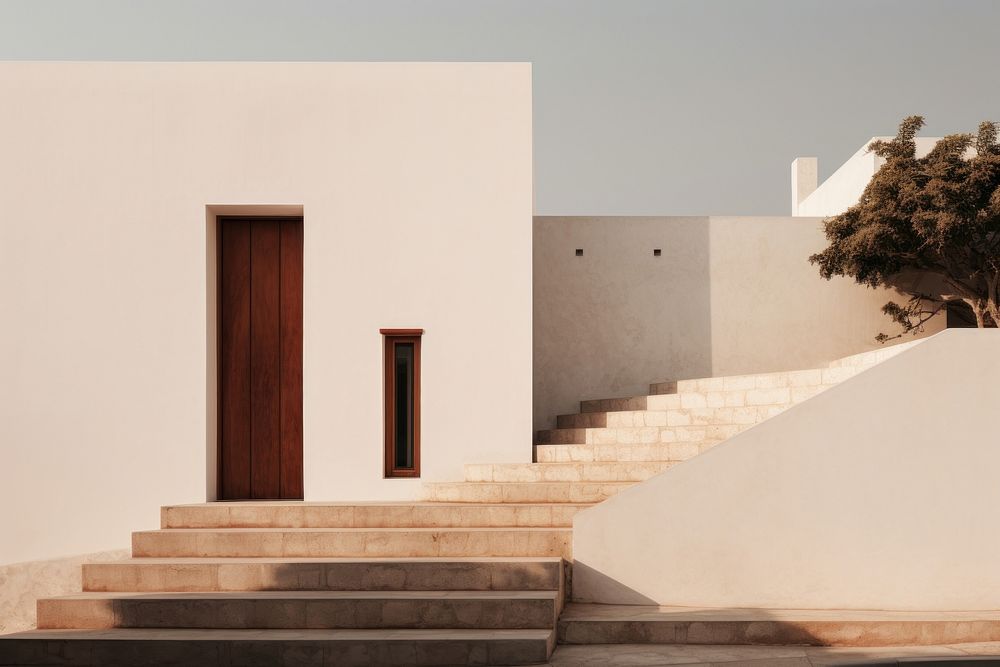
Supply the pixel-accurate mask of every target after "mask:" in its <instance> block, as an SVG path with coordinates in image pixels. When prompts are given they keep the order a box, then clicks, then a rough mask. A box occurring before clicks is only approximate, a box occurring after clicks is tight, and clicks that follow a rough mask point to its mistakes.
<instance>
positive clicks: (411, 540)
mask: <svg viewBox="0 0 1000 667" xmlns="http://www.w3.org/2000/svg"><path fill="white" fill-rule="evenodd" d="M571 532H572V531H571V530H569V529H566V528H171V529H168V530H154V531H140V532H136V533H133V534H132V555H133V556H134V557H137V558H141V557H156V558H187V557H195V558H226V557H233V558H255V557H261V558H286V557H291V558H324V557H331V558H351V557H373V558H382V557H396V558H410V557H463V556H563V557H564V558H565V557H567V556H568V554H569V553H570V544H571V541H572V539H571Z"/></svg>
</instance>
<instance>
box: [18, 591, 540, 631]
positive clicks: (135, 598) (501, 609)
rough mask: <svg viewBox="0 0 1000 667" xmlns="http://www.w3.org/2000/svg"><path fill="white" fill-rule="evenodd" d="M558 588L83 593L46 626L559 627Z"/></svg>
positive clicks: (46, 618) (56, 606)
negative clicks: (546, 589) (550, 589)
mask: <svg viewBox="0 0 1000 667" xmlns="http://www.w3.org/2000/svg"><path fill="white" fill-rule="evenodd" d="M558 598H559V592H558V591H462V590H451V591H243V592H238V593H233V592H228V593H222V592H188V593H78V594H76V595H67V596H62V597H54V598H46V599H41V600H39V601H38V627H39V628H40V629H51V630H57V629H73V628H79V629H95V630H96V629H104V628H205V629H214V628H218V629H251V628H260V629H286V630H290V629H299V628H308V629H366V628H372V629H399V628H411V629H425V630H431V629H495V628H512V629H526V628H550V629H551V628H552V627H554V626H555V620H556V616H558V613H559V599H558Z"/></svg>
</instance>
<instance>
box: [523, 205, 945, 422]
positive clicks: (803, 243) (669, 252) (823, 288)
mask: <svg viewBox="0 0 1000 667" xmlns="http://www.w3.org/2000/svg"><path fill="white" fill-rule="evenodd" d="M825 245H826V240H825V237H824V234H823V229H822V220H821V219H819V218H793V217H770V218H769V217H723V216H712V217H707V216H703V217H546V216H541V217H536V218H535V219H534V277H533V282H534V419H535V422H534V423H535V429H536V430H540V429H548V428H552V427H553V426H554V424H553V421H554V420H555V417H556V415H558V414H567V413H574V412H576V411H577V410H578V402H579V401H580V400H587V399H593V398H612V397H625V396H636V395H643V394H646V393H648V383H652V382H661V381H664V380H681V379H687V378H698V377H711V376H719V375H739V374H744V373H759V372H768V371H788V370H799V369H806V368H816V367H819V366H822V365H824V364H825V363H827V362H829V361H831V360H833V359H837V358H840V357H844V356H848V355H851V354H857V353H859V352H865V351H867V350H871V349H874V348H876V347H877V346H878V344H877V343H876V341H875V336H876V335H877V334H878V333H879V332H880V331H885V330H887V329H888V330H892V325H891V322H889V321H888V319H887V318H886V317H885V316H884V315H883V314H882V312H881V307H882V306H883V305H884V304H885V303H886V302H887V301H889V300H892V299H894V298H896V299H897V300H898V296H894V294H893V293H892V292H890V291H887V290H881V289H877V290H876V289H869V288H866V287H863V286H860V285H857V284H855V283H854V281H853V280H850V279H847V278H834V279H833V280H830V281H826V280H823V279H822V278H821V277H820V275H819V271H818V270H817V268H816V267H815V266H813V265H811V264H810V263H809V261H808V258H809V256H810V255H811V254H812V253H814V252H817V251H819V250H821V249H822V248H823V247H824V246H825ZM656 250H659V251H660V254H659V255H657V254H656ZM578 253H579V254H578ZM936 319H937V320H938V321H937V322H931V323H929V324H928V325H927V327H926V333H928V334H930V333H934V332H936V331H938V330H940V329H941V328H943V326H944V318H943V317H942V318H936Z"/></svg>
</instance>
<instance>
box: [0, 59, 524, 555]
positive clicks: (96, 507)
mask: <svg viewBox="0 0 1000 667" xmlns="http://www.w3.org/2000/svg"><path fill="white" fill-rule="evenodd" d="M0 97H2V98H3V99H4V100H5V103H4V104H2V105H0V146H2V147H3V148H2V150H0V183H2V187H0V210H2V212H3V214H2V218H0V303H2V304H3V315H2V318H3V326H2V327H0V369H2V370H0V375H2V377H3V381H2V382H0V448H2V451H0V460H2V461H3V464H2V465H0V526H2V527H3V530H4V539H3V540H0V564H2V563H11V562H19V561H30V560H35V559H41V558H53V557H58V556H63V555H70V554H77V553H89V552H94V551H99V550H102V549H109V548H115V547H119V546H121V547H125V546H127V545H128V541H129V531H130V530H133V529H138V528H151V527H155V526H156V525H157V516H158V514H157V510H158V507H159V506H160V505H162V504H166V503H182V502H196V501H203V500H205V499H206V497H207V496H208V497H211V489H212V483H211V479H212V476H213V471H212V470H211V469H210V465H211V464H210V462H211V461H212V460H213V455H214V451H215V450H214V447H215V443H214V437H213V436H214V433H213V429H212V419H213V412H212V410H213V406H214V401H215V396H214V385H213V383H212V382H211V375H212V373H213V360H212V358H211V356H210V347H211V342H210V338H211V336H210V335H209V332H210V331H211V327H212V326H213V322H212V318H213V312H214V311H213V309H212V308H211V295H210V292H211V282H210V276H211V275H212V274H213V271H214V265H213V259H212V257H213V256H214V255H213V252H212V248H211V244H210V239H211V238H212V234H211V224H212V215H211V213H210V212H209V210H208V209H207V207H208V206H210V205H233V206H243V207H246V206H247V205H263V204H272V205H276V204H280V205H288V206H292V207H301V209H302V211H303V212H304V217H305V269H304V272H305V273H304V281H305V283H304V292H305V297H304V298H305V315H304V328H305V329H304V413H305V417H304V439H305V452H304V455H305V456H304V463H305V494H306V498H307V499H313V500H316V499H345V500H346V499H349V500H370V499H394V498H400V499H402V498H415V497H417V494H418V490H419V484H420V482H419V481H418V480H383V479H382V352H381V345H382V342H381V337H380V335H379V333H378V329H379V328H380V327H422V328H424V329H425V331H426V333H425V336H424V343H423V354H424V356H423V422H422V423H423V430H422V436H423V437H422V442H423V452H422V456H423V459H422V463H423V473H424V479H425V480H428V479H429V480H434V479H441V480H445V479H458V478H459V477H460V475H461V466H462V464H463V463H464V462H467V461H477V460H481V461H494V460H496V461H528V460H530V457H531V443H530V437H529V436H530V429H531V398H530V394H531V384H530V383H531V353H532V351H531V206H532V201H531V197H532V189H531V188H532V184H531V178H532V174H531V71H530V65H528V64H503V63H489V64H462V63H439V64H426V63H402V64H399V63H0ZM484 336H485V338H484ZM484 410H488V411H491V412H495V413H496V414H502V415H503V419H501V420H495V422H494V423H491V425H490V427H489V428H486V429H484V428H482V426H481V425H482V422H481V417H482V415H483V413H484Z"/></svg>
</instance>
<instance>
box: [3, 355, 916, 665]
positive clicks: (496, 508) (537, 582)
mask: <svg viewBox="0 0 1000 667" xmlns="http://www.w3.org/2000/svg"><path fill="white" fill-rule="evenodd" d="M911 344H912V343H911ZM909 345H910V344H904V345H897V346H894V347H892V348H885V349H883V350H879V351H877V352H871V353H866V354H864V355H857V356H855V357H850V358H847V359H844V360H840V361H839V362H836V363H834V364H831V365H830V366H829V367H825V368H821V369H812V370H804V371H793V372H785V373H765V374H756V375H744V376H733V377H719V378H705V379H696V380H682V381H678V382H667V383H658V384H654V385H651V386H650V393H649V395H646V396H637V397H631V398H611V399H601V400H591V401H583V402H582V403H581V406H580V407H581V412H579V413H577V414H572V415H561V416H559V417H558V418H557V424H556V426H557V428H555V429H552V430H548V431H542V432H540V433H538V437H537V443H538V444H537V445H536V447H535V462H533V463H513V464H491V463H470V464H468V465H466V466H465V480H464V481H461V482H436V483H428V484H425V485H424V492H425V500H424V501H423V502H418V503H365V504H348V503H301V502H297V503H296V502H247V503H208V504H202V505H185V506H169V507H164V508H163V509H162V513H161V527H160V529H159V530H153V531H139V532H136V533H134V534H133V539H132V555H133V558H132V559H131V560H126V561H118V562H113V563H96V564H89V565H84V567H83V592H82V593H80V594H76V595H69V596H64V597H58V598H51V599H45V600H40V601H39V603H38V628H39V629H38V630H35V631H32V632H27V633H20V634H15V635H9V636H7V637H5V638H3V639H2V640H0V665H12V664H17V665H50V664H52V665H55V664H58V665H76V666H83V665H135V664H142V665H178V664H198V665H226V666H236V665H248V666H249V665H338V666H351V665H516V664H533V663H541V662H545V661H546V660H547V659H548V657H549V655H550V654H551V652H552V650H553V648H554V646H555V643H556V628H557V620H558V618H559V615H560V613H561V611H562V609H563V607H564V604H565V602H566V600H567V599H568V598H569V597H570V586H569V582H570V577H569V567H568V563H569V562H571V561H572V522H573V515H574V514H575V513H576V512H577V511H579V510H581V509H584V508H586V507H587V506H588V505H590V504H592V503H597V502H600V501H602V500H604V499H606V498H608V497H609V496H612V495H614V494H615V493H618V492H619V491H621V490H622V489H624V488H627V487H628V486H630V485H632V484H635V483H638V482H641V481H642V480H645V479H647V478H649V477H651V476H653V475H656V474H658V473H660V472H663V471H664V470H668V469H669V468H671V467H672V466H674V465H678V464H680V463H681V462H683V461H684V460H686V459H689V458H691V457H693V456H697V455H698V454H700V453H701V452H703V451H705V450H706V449H708V448H710V447H712V446H714V445H716V444H718V443H719V442H721V441H723V440H725V439H726V438H729V437H731V436H733V435H735V434H736V433H739V432H740V431H742V430H744V429H747V428H750V427H752V426H753V425H754V424H757V423H760V422H761V421H763V420H765V419H768V418H770V417H772V416H773V415H775V414H778V413H780V412H781V411H783V410H785V409H787V408H788V407H790V406H792V405H794V404H795V403H797V402H799V401H802V400H805V399H807V398H809V397H810V396H813V395H815V394H816V393H818V392H820V391H823V390H824V389H826V388H828V387H830V386H833V385H834V384H836V383H838V382H840V381H842V380H844V379H846V378H847V377H850V376H852V375H854V374H855V373H857V372H860V371H861V370H863V369H865V368H867V367H868V366H870V365H872V364H874V363H878V362H879V361H882V360H883V359H885V358H887V357H888V356H891V355H893V354H896V353H898V352H900V351H901V350H902V349H905V347H908V346H909ZM577 625H579V622H578V623H577ZM567 627H569V626H566V625H565V624H564V626H563V636H564V639H565V638H566V637H567V636H569V635H568V630H567V629H566V628H567ZM574 627H575V626H574ZM581 627H583V626H581Z"/></svg>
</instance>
